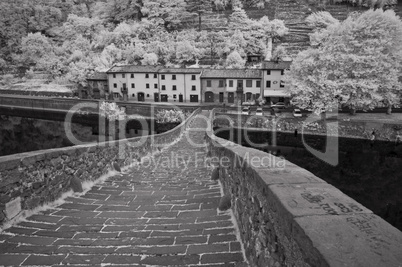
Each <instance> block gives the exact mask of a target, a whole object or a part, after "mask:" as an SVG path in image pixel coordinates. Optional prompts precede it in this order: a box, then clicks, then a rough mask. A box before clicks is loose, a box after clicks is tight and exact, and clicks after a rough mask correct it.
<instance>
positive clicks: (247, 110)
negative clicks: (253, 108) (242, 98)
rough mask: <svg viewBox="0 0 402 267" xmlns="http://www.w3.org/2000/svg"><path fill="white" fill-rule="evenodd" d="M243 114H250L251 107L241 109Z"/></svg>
mask: <svg viewBox="0 0 402 267" xmlns="http://www.w3.org/2000/svg"><path fill="white" fill-rule="evenodd" d="M241 114H243V115H250V108H249V107H244V108H243V109H242V111H241Z"/></svg>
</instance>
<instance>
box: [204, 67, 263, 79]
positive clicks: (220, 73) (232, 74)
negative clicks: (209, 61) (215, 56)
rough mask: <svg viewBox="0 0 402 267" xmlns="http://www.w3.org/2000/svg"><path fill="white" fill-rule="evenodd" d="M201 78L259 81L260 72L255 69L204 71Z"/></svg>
mask: <svg viewBox="0 0 402 267" xmlns="http://www.w3.org/2000/svg"><path fill="white" fill-rule="evenodd" d="M202 78H204V79H205V78H217V79H219V78H221V79H225V78H226V79H231V78H244V79H261V71H260V70H257V69H206V70H204V71H203V73H202V75H201V79H202Z"/></svg>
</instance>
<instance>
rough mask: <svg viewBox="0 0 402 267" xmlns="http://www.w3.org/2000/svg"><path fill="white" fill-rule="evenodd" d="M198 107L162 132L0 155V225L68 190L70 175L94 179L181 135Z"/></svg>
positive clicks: (82, 178)
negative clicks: (115, 164) (182, 120)
mask: <svg viewBox="0 0 402 267" xmlns="http://www.w3.org/2000/svg"><path fill="white" fill-rule="evenodd" d="M199 111H200V109H197V110H195V111H194V112H193V113H192V114H191V116H190V117H188V118H187V120H186V121H184V122H182V123H181V124H180V125H179V126H177V127H175V128H174V129H172V130H170V131H168V132H165V133H162V134H157V135H150V136H143V137H136V138H130V139H124V140H119V141H111V142H105V143H99V144H88V145H80V146H73V147H66V148H58V149H49V150H41V151H34V152H27V153H21V154H15V155H10V156H3V157H0V225H1V224H3V223H4V222H6V221H7V220H9V219H11V218H12V217H14V216H15V215H16V213H18V211H19V209H20V207H21V208H22V210H29V209H33V208H35V207H37V206H39V205H41V204H44V203H47V202H51V201H54V200H56V199H57V198H59V197H60V196H61V194H62V193H64V192H67V191H69V190H70V183H71V180H72V179H73V177H75V178H78V179H79V180H81V181H86V180H89V181H93V180H96V179H98V178H100V177H101V176H102V175H103V174H106V173H107V172H109V171H110V170H111V169H113V163H117V164H118V165H119V166H121V167H123V166H128V165H130V164H133V163H135V162H138V161H140V159H141V157H144V156H146V155H149V154H154V153H157V152H159V151H160V150H162V149H163V147H164V146H167V145H169V144H171V143H173V142H174V141H175V140H177V139H178V138H179V137H180V135H181V134H182V132H183V131H184V130H185V129H186V128H187V127H188V126H189V124H190V123H191V121H192V118H193V117H194V116H195V115H196V114H197V113H198V112H199Z"/></svg>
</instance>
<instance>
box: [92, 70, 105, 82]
mask: <svg viewBox="0 0 402 267" xmlns="http://www.w3.org/2000/svg"><path fill="white" fill-rule="evenodd" d="M87 80H93V81H103V80H105V81H107V74H106V72H95V73H94V74H92V75H91V76H90V77H89V78H88V79H87Z"/></svg>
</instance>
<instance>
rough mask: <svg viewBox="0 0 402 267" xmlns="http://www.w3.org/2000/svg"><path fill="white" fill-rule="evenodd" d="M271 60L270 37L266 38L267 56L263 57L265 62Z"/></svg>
mask: <svg viewBox="0 0 402 267" xmlns="http://www.w3.org/2000/svg"><path fill="white" fill-rule="evenodd" d="M271 59H272V37H268V42H267V54H266V55H265V60H266V61H271Z"/></svg>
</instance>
